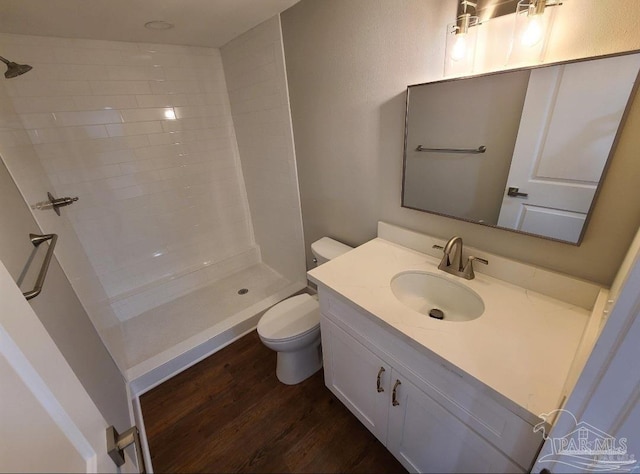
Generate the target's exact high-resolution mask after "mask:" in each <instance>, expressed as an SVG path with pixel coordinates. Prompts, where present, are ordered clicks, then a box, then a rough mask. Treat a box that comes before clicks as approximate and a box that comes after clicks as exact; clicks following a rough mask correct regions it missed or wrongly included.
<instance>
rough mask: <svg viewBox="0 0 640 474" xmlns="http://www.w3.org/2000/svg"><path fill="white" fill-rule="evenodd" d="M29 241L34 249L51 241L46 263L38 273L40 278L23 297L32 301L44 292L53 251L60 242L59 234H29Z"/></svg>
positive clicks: (45, 259) (43, 263) (45, 258)
mask: <svg viewBox="0 0 640 474" xmlns="http://www.w3.org/2000/svg"><path fill="white" fill-rule="evenodd" d="M29 239H30V240H31V243H32V244H33V246H34V247H37V246H38V245H40V244H41V243H42V242H46V241H47V240H49V241H50V242H49V249H48V250H47V255H45V257H44V261H43V262H42V267H41V268H40V273H38V278H37V279H36V284H35V285H34V287H33V290H31V291H25V292H24V293H22V295H23V296H24V297H25V298H26V299H27V300H30V299H32V298H35V297H36V296H38V295H39V294H40V292H41V291H42V286H43V285H44V279H45V278H46V277H47V270H49V264H50V263H51V258H52V257H53V249H54V248H55V247H56V242H57V241H58V234H44V235H38V234H29Z"/></svg>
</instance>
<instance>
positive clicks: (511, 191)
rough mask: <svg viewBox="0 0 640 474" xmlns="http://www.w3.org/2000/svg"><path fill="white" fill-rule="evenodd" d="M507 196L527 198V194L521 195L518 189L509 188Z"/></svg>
mask: <svg viewBox="0 0 640 474" xmlns="http://www.w3.org/2000/svg"><path fill="white" fill-rule="evenodd" d="M507 196H511V197H523V198H526V197H529V194H527V193H521V192H520V188H509V189H507Z"/></svg>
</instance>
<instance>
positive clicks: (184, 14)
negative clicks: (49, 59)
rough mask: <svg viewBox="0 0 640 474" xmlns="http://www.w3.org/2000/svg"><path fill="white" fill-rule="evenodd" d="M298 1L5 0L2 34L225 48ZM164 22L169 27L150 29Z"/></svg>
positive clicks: (0, 6)
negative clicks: (153, 23) (154, 23)
mask: <svg viewBox="0 0 640 474" xmlns="http://www.w3.org/2000/svg"><path fill="white" fill-rule="evenodd" d="M298 1H299V0H0V32H2V33H16V34H26V35H39V36H60V37H64V38H87V39H99V40H114V41H135V42H144V43H166V44H183V45H195V46H210V47H220V46H222V45H224V44H225V43H227V42H229V41H230V40H231V39H233V38H235V37H236V36H238V35H240V34H242V33H244V32H245V31H248V30H250V29H251V28H253V27H254V26H256V25H258V24H260V23H262V22H263V21H265V20H267V19H269V18H271V17H272V16H274V15H276V14H278V13H280V12H282V11H284V10H286V9H287V8H289V7H290V6H291V5H293V4H295V3H297V2H298ZM153 20H164V21H167V22H170V23H173V24H174V25H175V27H174V28H172V29H170V30H160V31H158V30H149V29H147V28H145V27H144V24H145V23H146V22H148V21H153Z"/></svg>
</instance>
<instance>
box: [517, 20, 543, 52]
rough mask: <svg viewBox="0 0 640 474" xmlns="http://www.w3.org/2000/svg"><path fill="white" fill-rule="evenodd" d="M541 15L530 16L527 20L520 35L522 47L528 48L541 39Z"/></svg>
mask: <svg viewBox="0 0 640 474" xmlns="http://www.w3.org/2000/svg"><path fill="white" fill-rule="evenodd" d="M541 16H542V15H530V16H529V17H528V18H527V28H526V29H525V30H524V33H522V45H523V46H526V47H528V48H530V47H531V46H535V45H536V44H538V43H539V42H540V40H541V39H542V36H543V35H542V29H543V28H542V18H541Z"/></svg>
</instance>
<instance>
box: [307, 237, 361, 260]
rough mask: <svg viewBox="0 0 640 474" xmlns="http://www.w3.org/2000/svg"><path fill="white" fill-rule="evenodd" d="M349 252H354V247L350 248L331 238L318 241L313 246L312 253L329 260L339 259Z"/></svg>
mask: <svg viewBox="0 0 640 474" xmlns="http://www.w3.org/2000/svg"><path fill="white" fill-rule="evenodd" d="M349 250H353V247H349V246H348V245H345V244H343V243H342V242H338V241H337V240H333V239H331V238H329V237H322V238H321V239H320V240H316V241H315V242H314V243H312V244H311V252H313V254H314V255H315V256H316V257H322V258H325V259H327V260H331V259H332V258H336V257H339V256H340V255H342V254H343V253H347V252H348V251H349Z"/></svg>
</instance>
